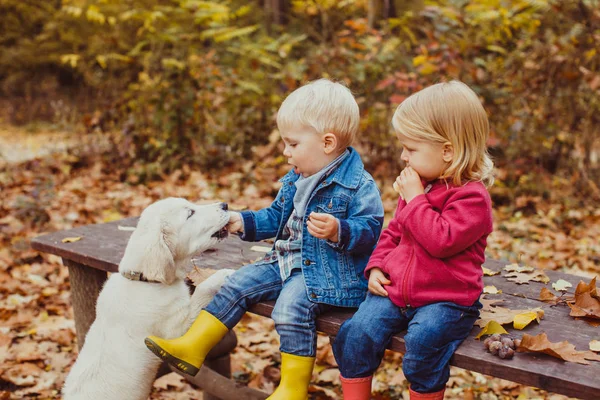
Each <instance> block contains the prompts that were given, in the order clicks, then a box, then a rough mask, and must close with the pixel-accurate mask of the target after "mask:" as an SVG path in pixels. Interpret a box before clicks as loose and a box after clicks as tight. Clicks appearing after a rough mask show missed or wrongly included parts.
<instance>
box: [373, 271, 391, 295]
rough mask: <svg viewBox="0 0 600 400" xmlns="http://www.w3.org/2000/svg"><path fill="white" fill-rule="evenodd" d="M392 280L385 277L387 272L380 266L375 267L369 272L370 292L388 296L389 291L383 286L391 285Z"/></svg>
mask: <svg viewBox="0 0 600 400" xmlns="http://www.w3.org/2000/svg"><path fill="white" fill-rule="evenodd" d="M391 283H392V281H390V280H389V279H388V278H386V277H385V274H384V273H383V271H382V270H381V269H380V268H377V267H375V268H373V269H371V271H370V274H369V292H371V293H372V294H374V295H376V296H383V297H387V295H388V292H387V291H386V290H385V289H384V288H383V285H389V284H391Z"/></svg>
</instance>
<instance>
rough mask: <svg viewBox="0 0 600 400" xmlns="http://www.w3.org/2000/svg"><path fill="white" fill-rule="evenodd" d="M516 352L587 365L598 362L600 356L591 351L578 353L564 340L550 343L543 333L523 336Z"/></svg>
mask: <svg viewBox="0 0 600 400" xmlns="http://www.w3.org/2000/svg"><path fill="white" fill-rule="evenodd" d="M517 351H518V352H533V353H545V354H549V355H551V356H552V357H556V358H560V359H561V360H564V361H569V362H576V363H579V364H589V362H588V361H587V360H593V361H600V355H599V354H596V353H594V352H591V351H578V350H575V346H574V345H572V344H571V343H569V342H567V341H566V340H564V341H562V342H559V343H552V342H550V341H549V340H548V336H547V335H546V334H545V333H540V334H539V335H536V336H531V335H528V334H524V335H523V338H522V339H521V343H520V344H519V347H517Z"/></svg>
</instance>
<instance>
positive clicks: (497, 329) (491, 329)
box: [475, 321, 508, 339]
mask: <svg viewBox="0 0 600 400" xmlns="http://www.w3.org/2000/svg"><path fill="white" fill-rule="evenodd" d="M495 333H499V334H501V335H502V334H505V333H508V332H507V331H506V329H504V328H503V327H502V325H500V324H499V323H497V322H496V321H490V322H488V323H487V324H486V325H485V326H484V327H483V329H482V330H481V332H479V333H478V334H477V336H475V339H479V338H480V337H482V336H483V335H493V334H495Z"/></svg>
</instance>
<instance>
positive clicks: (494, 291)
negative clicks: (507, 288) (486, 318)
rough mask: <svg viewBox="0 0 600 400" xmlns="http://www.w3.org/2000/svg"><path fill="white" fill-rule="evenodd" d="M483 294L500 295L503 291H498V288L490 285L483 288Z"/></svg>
mask: <svg viewBox="0 0 600 400" xmlns="http://www.w3.org/2000/svg"><path fill="white" fill-rule="evenodd" d="M483 293H486V294H500V293H502V290H498V288H496V286H494V285H489V286H485V287H484V288H483Z"/></svg>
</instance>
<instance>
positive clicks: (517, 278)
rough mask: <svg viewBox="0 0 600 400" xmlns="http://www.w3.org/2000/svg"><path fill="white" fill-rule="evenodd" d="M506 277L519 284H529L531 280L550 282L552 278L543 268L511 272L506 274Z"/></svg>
mask: <svg viewBox="0 0 600 400" xmlns="http://www.w3.org/2000/svg"><path fill="white" fill-rule="evenodd" d="M504 277H505V278H506V279H507V280H509V281H510V282H515V283H517V284H519V285H522V284H529V281H535V282H542V283H548V282H550V278H548V275H546V274H545V273H544V271H542V270H539V269H538V270H535V271H532V272H518V271H515V272H511V273H509V274H506V275H504Z"/></svg>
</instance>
